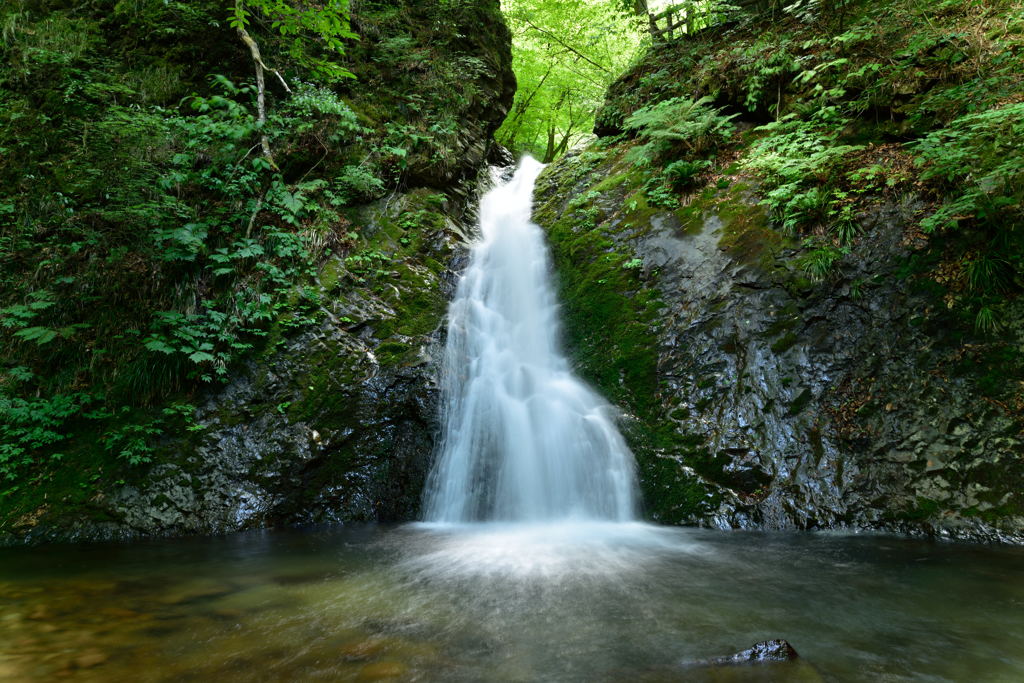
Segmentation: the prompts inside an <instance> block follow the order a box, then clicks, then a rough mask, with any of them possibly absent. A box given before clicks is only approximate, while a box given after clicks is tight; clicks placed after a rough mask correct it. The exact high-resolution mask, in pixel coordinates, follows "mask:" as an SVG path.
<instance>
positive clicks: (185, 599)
mask: <svg viewBox="0 0 1024 683" xmlns="http://www.w3.org/2000/svg"><path fill="white" fill-rule="evenodd" d="M233 590H234V588H233V587H232V586H230V585H228V584H226V583H222V582H220V581H207V580H200V581H195V582H192V583H187V584H183V585H179V586H174V587H173V588H171V590H170V591H168V592H167V593H165V594H164V595H163V597H161V598H160V602H162V603H163V604H165V605H182V604H185V603H189V602H196V601H199V600H209V599H212V598H218V597H220V596H222V595H227V594H229V593H231V592H232V591H233Z"/></svg>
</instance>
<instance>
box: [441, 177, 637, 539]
mask: <svg viewBox="0 0 1024 683" xmlns="http://www.w3.org/2000/svg"><path fill="white" fill-rule="evenodd" d="M542 169H543V166H542V165H541V164H540V163H539V162H537V161H535V160H533V159H530V158H526V159H524V160H523V162H522V163H521V164H520V166H519V169H518V170H517V171H516V173H515V175H514V176H513V177H512V179H511V180H510V181H509V182H507V183H504V184H500V185H499V186H498V187H496V188H494V189H493V190H491V191H490V192H488V193H487V194H486V195H485V196H484V197H483V200H482V202H481V205H480V230H481V240H480V241H479V242H478V243H477V244H476V245H475V246H474V247H473V249H472V252H471V255H470V264H469V267H468V269H467V270H466V273H465V275H464V276H463V277H462V279H461V280H460V282H459V286H458V289H457V291H456V295H455V299H454V300H453V301H452V304H451V307H450V309H449V324H448V344H447V347H446V349H445V357H444V368H443V377H442V387H441V390H442V397H441V400H442V405H443V406H444V409H443V410H444V412H443V415H442V420H443V425H444V426H443V434H442V440H441V443H440V448H439V450H438V453H437V458H436V461H435V464H434V469H433V471H432V472H431V475H430V479H429V482H428V485H427V492H426V501H425V502H426V519H427V521H430V522H447V523H452V522H479V521H505V522H549V521H558V520H593V521H614V522H624V521H629V520H632V519H634V517H635V514H636V510H635V507H636V504H635V501H634V498H635V493H634V492H635V489H636V481H635V480H636V476H635V472H634V465H633V456H632V454H631V453H630V451H629V449H628V447H627V446H626V444H625V442H624V441H623V439H622V436H621V435H620V434H619V431H618V429H617V428H616V426H615V422H614V411H613V410H612V408H611V406H610V405H609V404H608V403H607V402H606V401H604V400H603V399H602V398H601V397H600V396H598V395H597V394H596V393H594V391H592V390H591V389H590V388H589V387H587V386H586V385H585V384H583V382H581V381H580V380H579V379H577V378H576V377H575V376H574V375H573V373H572V372H571V370H570V369H569V364H568V361H567V360H566V358H565V356H564V355H563V354H562V352H561V350H560V348H559V343H558V306H557V302H556V300H555V296H554V292H553V290H552V287H551V282H550V274H549V272H548V271H549V266H548V255H547V249H546V247H545V245H544V236H543V233H542V231H541V229H540V228H539V227H538V226H537V225H535V224H534V223H532V222H531V220H530V218H531V212H532V203H533V187H534V183H535V181H536V179H537V176H538V175H539V174H540V172H541V170H542Z"/></svg>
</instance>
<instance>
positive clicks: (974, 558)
mask: <svg viewBox="0 0 1024 683" xmlns="http://www.w3.org/2000/svg"><path fill="white" fill-rule="evenodd" d="M1022 615H1024V551H1022V550H1021V549H1013V548H1003V549H999V548H976V547H959V546H950V545H933V544H928V543H924V542H917V541H907V540H903V539H895V538H891V537H885V536H838V535H811V534H802V535H783V534H755V533H732V534H728V533H721V532H712V531H701V530H691V529H685V530H684V529H665V528H657V527H651V526H646V525H641V524H593V523H589V524H581V525H573V524H563V525H557V526H541V527H528V526H510V525H505V526H501V525H486V526H485V525H479V526H463V527H459V526H429V525H413V526H406V527H399V528H380V527H366V528H357V529H352V528H347V529H326V530H325V529H318V530H314V531H306V532H258V533H255V532H254V533H247V534H239V535H234V536H228V537H223V538H214V539H197V540H176V541H159V542H156V541H154V542H143V543H136V544H132V545H92V546H65V547H48V548H42V549H32V550H28V549H14V550H0V680H15V681H49V680H54V679H59V678H68V679H72V680H82V681H170V680H175V681H178V680H184V681H190V680H195V681H209V680H218V681H259V680H266V681H272V680H362V681H371V680H427V681H430V680H445V681H480V680H502V681H534V680H557V681H625V680H630V681H633V680H638V681H672V680H715V681H720V680H723V681H724V680H729V681H732V680H737V681H738V680H743V681H749V680H794V679H796V678H797V677H798V675H797V674H799V676H803V677H804V678H803V680H813V679H815V678H818V675H819V674H820V676H821V677H822V678H823V679H824V680H851V681H852V680H864V681H877V680H886V681H901V680H908V681H909V680H914V681H919V680H934V681H945V680H953V681H1019V680H1024V646H1022V643H1024V618H1022ZM769 638H785V639H787V640H789V641H790V642H791V643H792V644H793V645H794V646H795V647H796V649H797V650H798V651H799V652H800V653H801V655H802V656H803V658H804V660H805V662H806V664H804V665H802V667H803V668H800V669H799V670H796V669H791V668H770V667H769V668H764V669H750V668H743V669H740V670H736V669H732V670H714V669H707V668H699V667H698V668H693V667H687V666H685V665H684V663H685V662H687V661H693V660H700V659H706V658H709V657H715V656H720V655H726V654H729V653H731V652H735V651H737V650H740V649H743V648H745V647H748V646H749V645H751V644H753V643H755V642H757V641H761V640H766V639H769ZM812 667H813V668H812ZM815 672H816V673H815Z"/></svg>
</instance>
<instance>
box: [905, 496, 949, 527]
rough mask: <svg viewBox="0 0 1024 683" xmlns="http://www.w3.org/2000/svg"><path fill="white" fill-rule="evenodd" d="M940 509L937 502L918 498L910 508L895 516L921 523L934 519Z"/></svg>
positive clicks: (940, 506)
mask: <svg viewBox="0 0 1024 683" xmlns="http://www.w3.org/2000/svg"><path fill="white" fill-rule="evenodd" d="M940 509H942V505H941V504H940V503H939V502H938V501H936V500H932V499H931V498H922V497H920V496H918V498H917V499H916V500H915V501H914V505H913V506H912V507H908V508H906V509H905V510H903V511H902V512H901V513H898V514H897V516H898V517H899V518H901V519H905V520H907V521H913V522H921V521H925V520H927V519H933V518H935V517H936V516H937V515H938V514H939V510H940Z"/></svg>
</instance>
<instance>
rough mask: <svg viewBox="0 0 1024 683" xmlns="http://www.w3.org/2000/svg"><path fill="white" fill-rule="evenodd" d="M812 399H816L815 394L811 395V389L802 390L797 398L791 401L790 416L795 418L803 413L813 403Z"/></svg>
mask: <svg viewBox="0 0 1024 683" xmlns="http://www.w3.org/2000/svg"><path fill="white" fill-rule="evenodd" d="M812 398H814V394H812V393H811V390H810V389H804V390H802V391H801V392H800V393H799V394H797V395H796V398H794V399H793V400H792V401H790V403H789V414H790V415H791V416H795V415H799V414H800V413H802V412H803V410H804V408H806V407H807V404H808V403H810V402H811V399H812Z"/></svg>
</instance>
